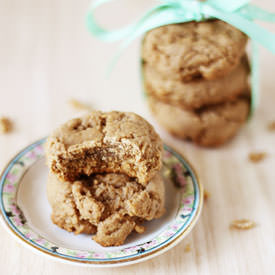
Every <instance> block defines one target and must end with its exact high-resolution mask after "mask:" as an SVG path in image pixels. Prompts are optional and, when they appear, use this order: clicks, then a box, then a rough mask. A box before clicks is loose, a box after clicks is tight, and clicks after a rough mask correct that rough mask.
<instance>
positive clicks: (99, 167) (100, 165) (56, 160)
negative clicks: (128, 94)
mask: <svg viewBox="0 0 275 275" xmlns="http://www.w3.org/2000/svg"><path fill="white" fill-rule="evenodd" d="M46 157H47V164H48V166H49V168H50V170H51V171H52V172H53V173H55V174H56V175H58V177H59V178H60V179H61V180H63V181H75V180H77V179H78V178H79V177H80V176H82V175H86V176H89V175H91V174H94V173H105V172H106V173H123V174H126V175H128V176H129V177H133V178H137V181H138V182H139V183H141V184H143V185H146V184H147V183H148V182H149V181H150V180H151V179H152V178H153V177H154V176H155V174H156V173H157V172H158V171H159V170H160V168H161V159H162V141H161V139H160V137H159V136H158V134H157V133H156V132H155V130H154V129H153V127H152V126H151V125H150V124H149V123H148V122H147V121H146V120H145V119H143V118H142V117H140V116H138V115H136V114H134V113H125V112H117V111H113V112H106V113H104V112H100V111H94V112H91V113H90V114H88V115H86V116H83V117H81V118H76V119H72V120H70V121H68V122H67V123H65V124H63V125H62V126H60V127H59V128H58V129H56V130H55V131H54V132H53V133H52V135H50V137H49V138H48V140H47V143H46Z"/></svg>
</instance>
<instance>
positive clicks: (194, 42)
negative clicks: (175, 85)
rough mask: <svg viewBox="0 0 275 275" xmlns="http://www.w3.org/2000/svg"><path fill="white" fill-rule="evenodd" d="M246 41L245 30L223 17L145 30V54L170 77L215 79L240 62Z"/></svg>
mask: <svg viewBox="0 0 275 275" xmlns="http://www.w3.org/2000/svg"><path fill="white" fill-rule="evenodd" d="M246 42H247V36H246V35H245V34H244V33H242V32H241V31H239V30H238V29H236V28H235V27H233V26H231V25H229V24H227V23H225V22H223V21H220V20H209V21H204V22H188V23H182V24H173V25H167V26H163V27H159V28H156V29H153V30H151V31H150V32H148V33H147V34H146V36H145V38H144V42H143V49H142V57H143V61H144V62H145V63H146V64H148V65H149V66H151V67H153V68H154V69H155V70H156V71H158V72H159V73H161V74H162V75H164V76H166V77H169V78H170V79H178V80H181V81H184V82H186V81H191V80H193V79H197V78H205V79H216V78H219V77H221V76H224V75H226V74H228V73H229V72H231V71H232V70H233V69H234V68H235V67H236V66H237V64H238V63H239V61H240V58H241V57H242V56H243V55H244V52H245V46H246Z"/></svg>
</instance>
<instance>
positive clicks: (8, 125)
mask: <svg viewBox="0 0 275 275" xmlns="http://www.w3.org/2000/svg"><path fill="white" fill-rule="evenodd" d="M11 130H12V122H11V120H10V119H9V118H7V117H0V134H7V133H9V132H11Z"/></svg>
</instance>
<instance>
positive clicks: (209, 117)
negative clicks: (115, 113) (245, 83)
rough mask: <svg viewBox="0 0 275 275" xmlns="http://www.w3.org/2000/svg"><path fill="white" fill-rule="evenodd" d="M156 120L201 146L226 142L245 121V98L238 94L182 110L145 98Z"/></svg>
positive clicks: (178, 135) (172, 132)
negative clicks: (232, 97) (215, 102)
mask: <svg viewBox="0 0 275 275" xmlns="http://www.w3.org/2000/svg"><path fill="white" fill-rule="evenodd" d="M148 101H149V107H150V109H151V111H152V113H153V115H154V116H155V118H156V120H157V121H158V122H159V123H160V125H162V126H163V127H164V128H165V129H166V130H168V131H169V132H170V133H171V134H173V135H175V136H177V137H179V138H182V139H188V140H191V141H193V142H195V143H197V144H199V145H201V146H209V147H210V146H218V145H222V144H224V143H225V142H227V141H229V140H230V139H231V138H232V137H233V136H234V135H236V133H237V132H238V130H239V129H240V127H241V126H242V124H243V123H244V122H245V121H246V119H247V117H248V113H249V100H248V99H246V98H243V97H239V98H238V99H236V100H235V101H232V102H226V103H221V104H217V105H213V106H209V107H204V108H201V109H199V110H193V111H190V110H185V109H182V108H179V107H175V106H172V105H170V104H167V103H163V102H161V101H159V100H156V99H154V98H153V97H149V98H148Z"/></svg>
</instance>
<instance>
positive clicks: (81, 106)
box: [68, 98, 93, 111]
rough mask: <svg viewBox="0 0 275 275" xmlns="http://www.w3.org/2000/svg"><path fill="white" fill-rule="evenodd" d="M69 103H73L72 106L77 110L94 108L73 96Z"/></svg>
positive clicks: (91, 109)
mask: <svg viewBox="0 0 275 275" xmlns="http://www.w3.org/2000/svg"><path fill="white" fill-rule="evenodd" d="M68 103H69V105H71V107H73V108H74V109H77V110H86V111H93V108H92V107H91V106H90V105H88V104H85V103H83V102H80V101H79V100H77V99H75V98H71V99H70V100H69V101H68Z"/></svg>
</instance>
